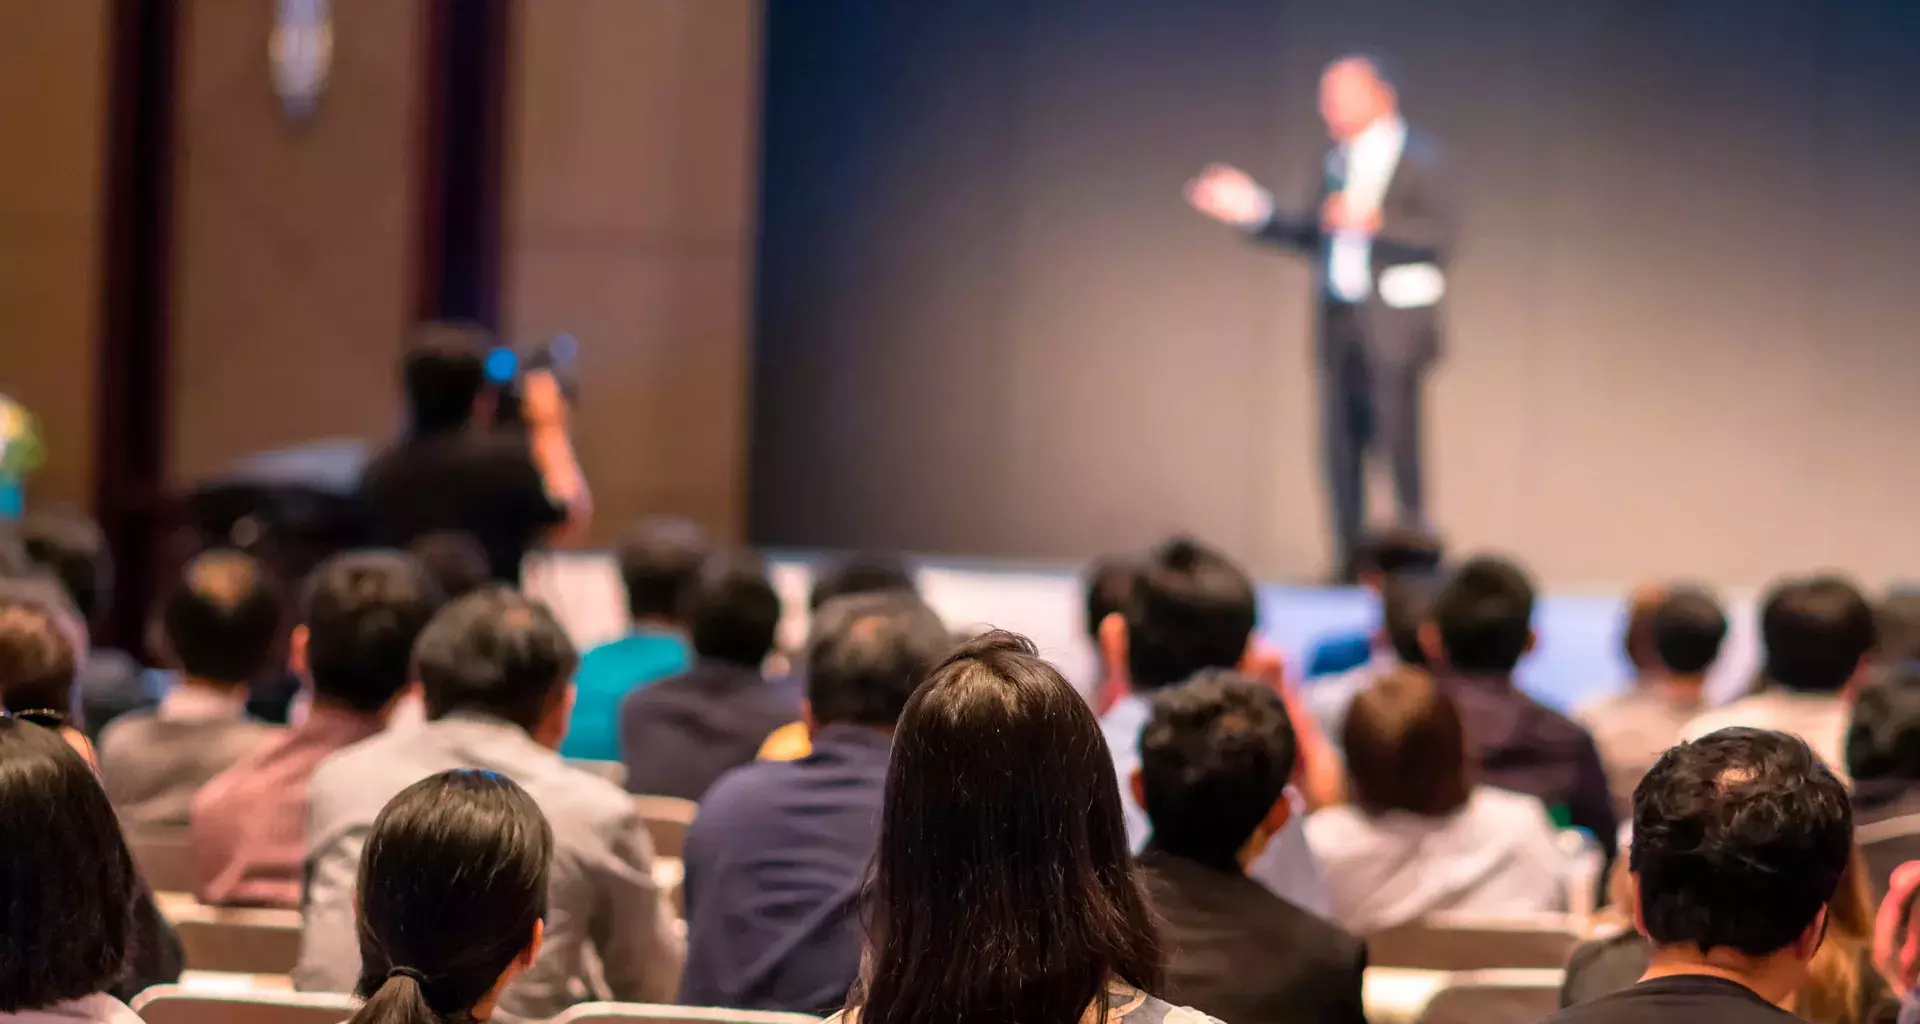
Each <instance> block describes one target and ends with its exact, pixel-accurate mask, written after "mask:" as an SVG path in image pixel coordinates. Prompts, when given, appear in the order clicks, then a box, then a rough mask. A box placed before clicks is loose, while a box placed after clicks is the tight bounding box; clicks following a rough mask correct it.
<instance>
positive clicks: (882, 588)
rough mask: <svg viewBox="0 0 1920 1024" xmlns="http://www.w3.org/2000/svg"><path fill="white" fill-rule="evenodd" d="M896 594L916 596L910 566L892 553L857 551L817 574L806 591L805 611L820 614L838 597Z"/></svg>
mask: <svg viewBox="0 0 1920 1024" xmlns="http://www.w3.org/2000/svg"><path fill="white" fill-rule="evenodd" d="M896 592H898V593H909V594H917V593H919V588H918V587H917V586H915V584H914V582H913V566H912V564H910V563H909V562H908V561H907V560H906V559H905V558H904V557H902V556H900V555H897V554H894V553H893V552H891V551H856V552H854V553H853V554H850V555H846V556H844V557H841V558H839V559H836V560H835V561H833V562H831V563H829V564H828V565H826V566H825V567H824V568H822V569H821V570H820V571H819V573H818V574H817V575H816V576H815V577H814V580H813V589H811V590H809V591H808V592H807V609H808V610H809V611H819V610H820V609H821V608H822V607H824V606H825V605H826V603H827V602H828V601H831V600H833V599H834V598H837V597H849V596H852V595H854V594H886V593H896Z"/></svg>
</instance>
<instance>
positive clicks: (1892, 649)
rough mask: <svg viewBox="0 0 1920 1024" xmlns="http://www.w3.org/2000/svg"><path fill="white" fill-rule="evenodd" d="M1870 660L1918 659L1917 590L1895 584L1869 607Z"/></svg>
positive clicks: (1919, 604)
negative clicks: (1870, 629) (1870, 623)
mask: <svg viewBox="0 0 1920 1024" xmlns="http://www.w3.org/2000/svg"><path fill="white" fill-rule="evenodd" d="M1873 623H1874V632H1875V637H1874V641H1875V642H1874V649H1873V660H1874V661H1875V662H1878V663H1879V664H1881V665H1903V664H1905V663H1907V662H1909V661H1920V590H1912V589H1907V588H1899V587H1896V588H1894V589H1892V590H1889V591H1888V592H1887V596H1885V597H1883V598H1881V599H1880V604H1879V605H1878V606H1876V607H1875V608H1874V610H1873Z"/></svg>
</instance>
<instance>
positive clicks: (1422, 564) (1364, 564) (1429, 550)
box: [1354, 526, 1446, 577]
mask: <svg viewBox="0 0 1920 1024" xmlns="http://www.w3.org/2000/svg"><path fill="white" fill-rule="evenodd" d="M1445 554H1446V544H1445V542H1443V541H1442V540H1441V539H1440V535H1439V534H1436V533H1434V532H1433V531H1431V530H1423V529H1420V528H1419V527H1415V526H1392V527H1387V528H1385V529H1379V530H1372V531H1369V532H1368V533H1367V534H1366V535H1365V536H1364V537H1362V538H1361V540H1360V551H1359V553H1358V555H1357V556H1356V558H1357V562H1356V564H1355V566H1354V567H1355V569H1357V570H1358V571H1360V572H1363V573H1367V572H1377V573H1379V574H1381V575H1382V576H1387V577H1394V576H1401V575H1409V574H1411V575H1418V576H1431V575H1433V574H1434V573H1437V572H1439V571H1440V559H1441V557H1442V556H1443V555H1445Z"/></svg>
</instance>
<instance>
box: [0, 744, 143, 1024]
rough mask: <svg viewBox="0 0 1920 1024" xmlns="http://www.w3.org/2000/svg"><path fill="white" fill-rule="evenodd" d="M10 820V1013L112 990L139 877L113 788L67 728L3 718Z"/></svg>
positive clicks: (4, 901) (130, 938)
mask: <svg viewBox="0 0 1920 1024" xmlns="http://www.w3.org/2000/svg"><path fill="white" fill-rule="evenodd" d="M0 820H4V821H7V822H9V823H11V824H10V826H9V828H8V829H7V841H6V842H4V843H0V878H7V879H10V880H11V881H10V882H9V884H8V886H7V891H6V893H5V895H4V896H0V934H4V935H5V936H6V937H7V940H6V941H5V942H4V943H0V1013H8V1014H12V1013H19V1012H22V1011H26V1010H43V1009H46V1008H48V1007H50V1006H53V1005H55V1004H57V1003H62V1002H66V1001H68V1000H72V999H80V998H82V997H84V996H90V995H94V994H96V993H100V992H107V991H110V990H111V989H113V988H114V986H116V985H117V984H119V982H120V981H121V979H122V977H123V976H124V974H125V972H126V968H127V964H128V955H129V952H130V949H131V947H132V944H133V942H134V941H135V940H134V934H135V930H134V911H133V907H134V901H135V900H136V899H137V898H138V894H139V882H138V881H137V879H136V877H135V875H134V869H133V857H132V855H131V854H129V853H128V852H127V844H126V841H125V839H123V838H122V837H121V834H120V824H119V822H118V821H117V820H115V818H114V815H113V807H112V805H111V804H109V803H108V802H107V794H106V793H105V792H104V791H103V790H102V789H101V788H100V781H99V779H98V778H97V777H95V775H94V773H93V768H92V767H91V766H89V765H88V764H87V762H86V760H85V759H83V758H82V757H81V756H80V755H79V754H78V753H76V752H75V751H74V749H73V748H72V747H70V746H68V745H67V741H66V739H65V738H63V737H62V736H61V735H60V733H59V731H58V730H55V729H50V728H47V727H45V726H42V725H36V724H33V723H31V722H26V721H21V720H19V719H0ZM26 823H33V824H26Z"/></svg>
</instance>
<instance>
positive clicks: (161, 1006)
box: [133, 985, 359, 1024]
mask: <svg viewBox="0 0 1920 1024" xmlns="http://www.w3.org/2000/svg"><path fill="white" fill-rule="evenodd" d="M358 1005H359V1004H358V1003H357V1002H356V1001H355V1000H354V999H353V997H351V996H347V995H335V994H332V993H316V992H202V991H193V990H190V989H188V988H186V987H185V986H181V985H156V986H155V987H153V988H150V989H148V990H146V991H145V992H142V993H140V994H139V995H137V996H135V997H134V999H133V1010H134V1012H135V1013H137V1014H139V1015H140V1019H141V1020H144V1021H146V1022H147V1024H340V1022H341V1021H343V1020H346V1019H347V1018H348V1017H351V1016H353V1011H354V1010H355V1009H356V1008H358Z"/></svg>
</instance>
